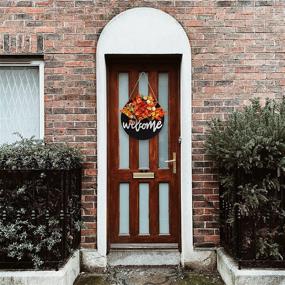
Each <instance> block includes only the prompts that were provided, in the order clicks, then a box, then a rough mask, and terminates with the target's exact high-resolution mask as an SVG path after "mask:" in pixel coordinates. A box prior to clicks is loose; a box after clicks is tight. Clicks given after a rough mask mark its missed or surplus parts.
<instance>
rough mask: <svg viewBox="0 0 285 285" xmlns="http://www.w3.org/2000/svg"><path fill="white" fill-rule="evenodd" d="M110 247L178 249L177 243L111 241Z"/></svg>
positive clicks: (112, 248) (114, 248)
mask: <svg viewBox="0 0 285 285" xmlns="http://www.w3.org/2000/svg"><path fill="white" fill-rule="evenodd" d="M110 249H111V251H112V250H117V249H125V250H133V249H152V250H161V249H178V243H112V244H111V245H110Z"/></svg>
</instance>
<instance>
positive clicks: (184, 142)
mask: <svg viewBox="0 0 285 285" xmlns="http://www.w3.org/2000/svg"><path fill="white" fill-rule="evenodd" d="M108 54H137V55H140V54H153V55H155V54H157V55H165V54H180V55H181V56H182V60H181V69H180V92H181V94H180V100H181V102H180V106H181V110H180V112H181V115H180V117H181V122H180V124H181V243H182V244H181V261H182V263H183V264H184V262H187V261H189V260H191V259H192V258H193V219H192V158H191V153H192V152H191V150H192V147H191V133H192V131H191V126H192V122H191V110H192V109H191V108H192V106H191V98H192V96H191V48H190V44H189V40H188V37H187V35H186V33H185V31H184V29H183V28H182V26H181V25H180V24H179V23H178V22H177V21H176V20H175V19H174V18H173V17H171V16H170V15H168V14H167V13H165V12H162V11H160V10H157V9H153V8H133V9H130V10H127V11H125V12H123V13H121V14H119V15H118V16H116V17H115V18H113V19H112V20H111V21H110V22H109V23H108V24H107V25H106V27H105V28H104V29H103V31H102V33H101V36H100V38H99V41H98V45H97V54H96V76H97V81H96V82H97V159H98V172H97V175H98V177H97V183H98V184H97V250H98V254H99V255H100V256H101V257H105V256H106V255H107V78H106V76H107V74H106V62H105V55H108ZM189 114H190V115H189Z"/></svg>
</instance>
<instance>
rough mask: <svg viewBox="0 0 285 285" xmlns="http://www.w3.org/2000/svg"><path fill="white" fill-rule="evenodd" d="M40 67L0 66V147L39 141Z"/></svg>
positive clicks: (27, 65)
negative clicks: (32, 139)
mask: <svg viewBox="0 0 285 285" xmlns="http://www.w3.org/2000/svg"><path fill="white" fill-rule="evenodd" d="M41 72H42V63H41V62H36V63H35V62H34V63H32V64H31V63H30V64H6V63H5V64H0V145H1V144H3V143H11V142H14V141H16V140H17V139H18V137H17V136H16V135H15V133H20V134H21V135H22V136H23V137H25V138H30V137H32V136H34V137H35V138H42V137H43V118H42V117H43V116H42V114H43V106H42V105H43V98H42V97H43V96H42V95H43V94H42V93H43V92H42V90H41V89H42V84H41V81H42V80H41V78H42V76H41Z"/></svg>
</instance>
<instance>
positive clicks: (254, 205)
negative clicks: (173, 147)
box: [206, 98, 285, 259]
mask: <svg viewBox="0 0 285 285" xmlns="http://www.w3.org/2000/svg"><path fill="white" fill-rule="evenodd" d="M206 148H207V150H208V153H209V154H210V155H212V156H213V158H214V160H215V162H216V164H217V166H218V169H219V174H220V181H221V187H222V192H223V193H222V194H223V198H224V199H225V200H226V201H230V202H232V203H233V208H232V211H231V215H230V216H229V218H228V219H227V221H225V222H226V223H230V224H232V226H233V223H234V221H235V213H236V210H238V212H239V213H240V215H241V218H242V219H243V222H244V224H243V227H244V228H243V229H244V232H243V240H242V242H243V245H242V246H243V247H244V248H243V250H244V251H250V249H252V247H254V246H256V252H255V256H254V257H253V258H257V259H283V258H284V257H285V256H284V252H285V251H284V218H285V211H284V198H282V197H283V194H282V191H284V190H285V189H284V183H283V177H284V170H285V99H284V98H283V99H282V100H281V101H279V102H277V101H274V100H267V101H266V103H265V106H261V104H260V103H259V100H258V99H254V100H252V102H251V105H249V106H246V107H244V109H243V110H242V111H236V112H233V113H232V114H231V115H230V116H229V118H228V120H227V121H221V120H218V119H214V120H212V121H211V122H210V130H209V135H208V137H207V141H206ZM247 223H248V224H247ZM252 225H254V227H255V228H256V229H257V232H256V233H254V234H255V235H256V238H255V245H253V243H254V241H253V235H252V231H251V228H252ZM280 240H282V242H280Z"/></svg>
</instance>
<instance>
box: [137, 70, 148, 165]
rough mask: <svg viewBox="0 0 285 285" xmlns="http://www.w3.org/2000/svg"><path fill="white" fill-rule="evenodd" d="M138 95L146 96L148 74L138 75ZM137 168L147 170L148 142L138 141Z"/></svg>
mask: <svg viewBox="0 0 285 285" xmlns="http://www.w3.org/2000/svg"><path fill="white" fill-rule="evenodd" d="M139 93H140V95H142V96H147V95H148V74H147V73H140V80H139ZM139 168H140V169H148V168H149V140H140V141H139Z"/></svg>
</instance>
